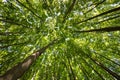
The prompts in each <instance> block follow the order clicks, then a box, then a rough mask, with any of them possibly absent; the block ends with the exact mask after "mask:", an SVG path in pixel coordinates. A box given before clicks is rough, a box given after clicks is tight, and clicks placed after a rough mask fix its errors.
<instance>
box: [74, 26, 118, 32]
mask: <svg viewBox="0 0 120 80" xmlns="http://www.w3.org/2000/svg"><path fill="white" fill-rule="evenodd" d="M111 31H120V26H116V27H106V28H101V29H91V30H84V31H75V32H79V33H84V32H111Z"/></svg>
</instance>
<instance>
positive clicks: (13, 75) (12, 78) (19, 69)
mask: <svg viewBox="0 0 120 80" xmlns="http://www.w3.org/2000/svg"><path fill="white" fill-rule="evenodd" d="M55 41H56V40H54V41H52V42H51V43H49V44H48V45H47V46H45V47H43V48H42V49H40V50H38V51H36V52H34V53H33V54H32V55H30V56H28V57H27V58H26V59H25V60H24V61H23V62H21V63H18V65H16V66H14V67H13V68H11V69H10V70H8V71H7V72H6V73H5V74H4V75H3V76H0V80H17V79H18V78H20V77H21V76H22V75H23V74H24V73H25V72H26V71H27V70H28V69H29V67H30V66H31V65H32V63H33V62H34V61H35V60H36V59H37V58H38V57H39V56H40V55H41V54H42V53H43V52H44V51H45V50H46V49H47V48H48V47H49V46H50V45H53V44H54V42H55Z"/></svg>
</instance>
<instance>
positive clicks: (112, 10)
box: [75, 7, 120, 24]
mask: <svg viewBox="0 0 120 80" xmlns="http://www.w3.org/2000/svg"><path fill="white" fill-rule="evenodd" d="M119 10H120V7H117V8H114V9H111V10H108V11H106V12H103V13H101V14H98V15H96V16H93V17H90V18H88V19H86V20H83V21H80V22H76V23H75V24H80V23H83V22H87V21H88V20H92V19H94V18H97V17H99V16H103V15H105V14H108V13H112V12H115V11H119Z"/></svg>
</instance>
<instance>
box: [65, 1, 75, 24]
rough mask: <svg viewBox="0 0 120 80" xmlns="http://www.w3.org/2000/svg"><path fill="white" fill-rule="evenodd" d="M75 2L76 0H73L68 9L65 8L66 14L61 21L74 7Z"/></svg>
mask: <svg viewBox="0 0 120 80" xmlns="http://www.w3.org/2000/svg"><path fill="white" fill-rule="evenodd" d="M75 2H76V0H73V2H72V4H71V5H70V7H69V8H68V10H67V12H66V14H65V16H64V20H63V22H65V20H66V17H67V16H68V14H69V13H70V12H71V11H72V9H73V7H74V5H75Z"/></svg>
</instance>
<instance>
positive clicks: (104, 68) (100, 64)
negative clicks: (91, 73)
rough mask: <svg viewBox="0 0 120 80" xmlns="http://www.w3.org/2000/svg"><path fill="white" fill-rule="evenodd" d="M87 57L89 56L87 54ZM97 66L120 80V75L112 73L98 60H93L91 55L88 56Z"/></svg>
mask: <svg viewBox="0 0 120 80" xmlns="http://www.w3.org/2000/svg"><path fill="white" fill-rule="evenodd" d="M86 55H87V54H86ZM87 56H88V57H89V58H90V59H91V60H92V61H93V62H94V63H95V64H97V65H98V66H100V67H101V68H102V69H103V70H105V71H106V72H108V73H109V74H110V75H112V76H113V77H114V78H116V79H117V80H120V75H119V74H117V73H115V72H113V71H111V70H110V69H109V68H107V67H106V66H104V65H103V64H102V63H100V62H98V61H97V60H95V59H93V58H91V57H90V56H89V55H87Z"/></svg>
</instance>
